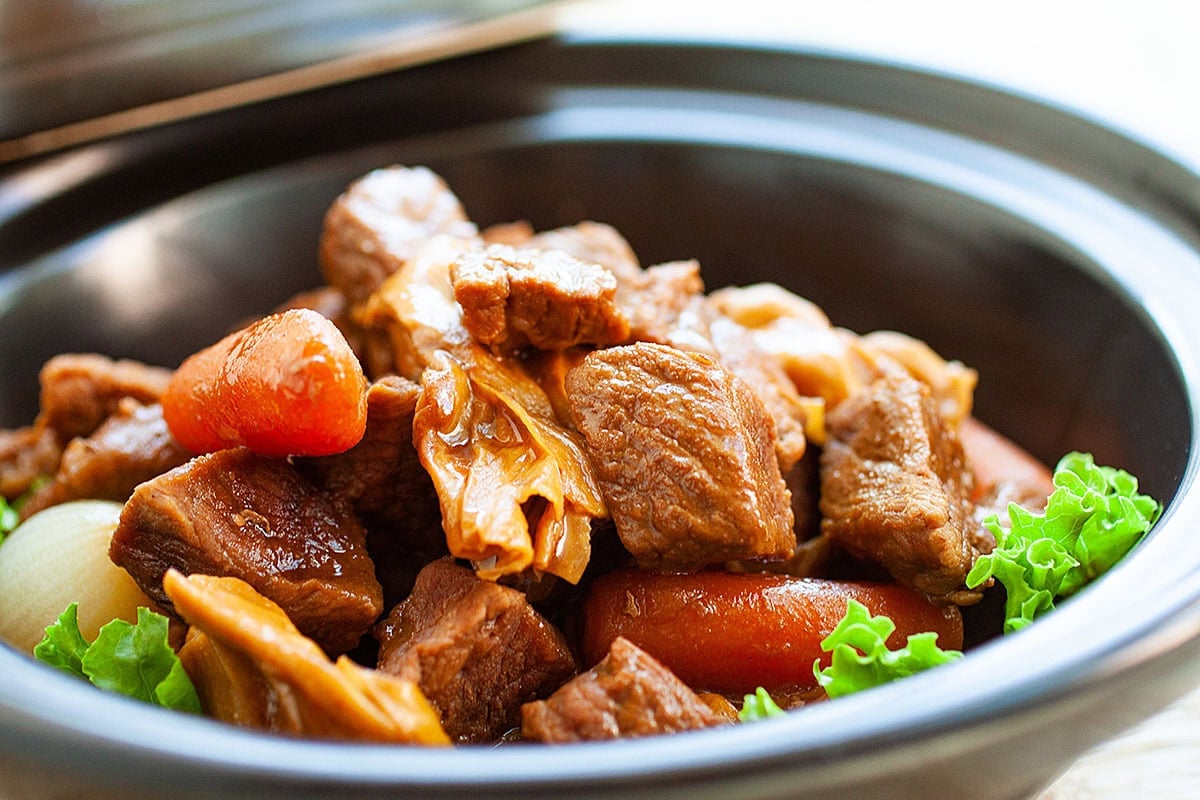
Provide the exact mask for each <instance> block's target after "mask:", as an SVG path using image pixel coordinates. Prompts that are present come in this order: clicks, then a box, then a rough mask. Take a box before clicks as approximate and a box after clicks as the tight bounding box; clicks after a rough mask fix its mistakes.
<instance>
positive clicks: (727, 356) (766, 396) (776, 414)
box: [708, 316, 807, 474]
mask: <svg viewBox="0 0 1200 800" xmlns="http://www.w3.org/2000/svg"><path fill="white" fill-rule="evenodd" d="M708 330H709V338H710V339H711V340H712V343H713V346H714V347H715V348H716V350H717V357H718V358H719V359H720V361H721V364H722V366H724V367H725V368H726V369H728V370H729V371H730V372H732V373H733V374H734V375H737V376H738V377H739V378H741V379H742V380H743V381H745V382H746V385H748V386H749V387H750V389H751V390H753V392H754V393H755V394H756V395H758V399H759V400H761V401H762V404H763V407H764V408H766V409H767V413H768V414H770V415H771V419H773V420H774V421H775V455H776V457H777V458H778V459H779V469H780V471H782V472H783V473H784V474H786V473H787V472H788V471H790V470H791V469H792V467H793V466H795V464H796V462H797V461H799V460H800V458H801V457H802V456H803V455H804V450H805V448H806V447H807V439H806V438H805V435H804V420H805V414H804V407H803V406H802V405H801V404H800V395H799V394H798V393H797V392H796V385H795V384H794V383H792V381H791V379H790V378H788V376H787V373H786V372H784V371H783V367H782V366H780V364H779V362H778V361H777V360H775V358H774V357H773V356H771V355H768V354H767V353H766V352H764V351H763V350H762V348H760V347H759V346H758V344H757V343H756V342H755V340H754V335H753V334H752V333H751V332H750V331H748V330H747V329H746V328H743V327H742V326H741V325H738V324H737V323H736V322H734V321H733V320H731V319H729V318H728V317H723V316H718V317H716V318H715V319H714V320H712V322H711V323H710V324H709V326H708Z"/></svg>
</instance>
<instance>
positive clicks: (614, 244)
mask: <svg viewBox="0 0 1200 800" xmlns="http://www.w3.org/2000/svg"><path fill="white" fill-rule="evenodd" d="M524 246H525V247H536V248H539V249H541V250H561V251H562V252H564V253H566V254H568V255H572V256H575V258H578V259H579V260H580V261H585V262H587V263H588V264H599V265H600V266H602V267H607V268H608V269H609V270H610V271H611V272H612V273H613V274H614V275H616V276H617V280H619V281H625V280H628V279H632V278H635V277H636V276H638V275H640V274H641V273H642V268H641V265H640V264H639V263H638V258H637V256H636V255H634V252H633V248H632V247H630V246H629V242H627V241H625V237H623V236H622V235H621V234H620V233H618V232H617V229H616V228H614V227H612V226H611V225H605V224H604V223H602V222H580V223H579V224H578V225H571V226H570V227H566V228H556V229H554V230H552V231H543V232H542V233H539V234H538V235H537V236H534V237H533V238H532V239H529V240H528V241H526V242H525V243H524Z"/></svg>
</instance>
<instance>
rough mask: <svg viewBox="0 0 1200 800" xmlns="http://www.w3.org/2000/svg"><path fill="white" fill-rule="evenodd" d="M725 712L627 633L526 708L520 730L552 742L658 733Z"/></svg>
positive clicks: (715, 721) (701, 723)
mask: <svg viewBox="0 0 1200 800" xmlns="http://www.w3.org/2000/svg"><path fill="white" fill-rule="evenodd" d="M721 723H722V718H721V717H720V716H718V715H717V714H716V712H714V711H713V710H712V709H711V708H710V707H709V706H708V705H707V704H706V703H705V702H704V701H703V700H701V699H700V698H699V697H698V696H697V695H696V693H695V692H693V691H692V690H691V689H689V688H688V687H687V685H686V684H685V683H684V682H683V681H681V680H679V678H676V677H675V675H674V673H672V672H671V671H670V670H669V669H667V668H666V667H664V666H663V665H662V664H660V663H658V661H656V660H655V659H654V658H653V657H651V656H650V655H649V654H648V653H646V652H645V651H643V650H641V649H639V648H638V647H637V646H636V645H634V644H633V643H632V642H630V641H629V640H628V639H624V638H621V637H617V638H616V639H615V640H614V641H613V643H612V647H611V648H610V649H609V651H608V655H607V656H605V657H604V659H603V660H602V661H601V662H600V663H599V664H597V665H596V666H595V667H593V668H592V669H590V670H588V671H587V672H585V673H583V674H582V675H580V676H578V677H576V678H574V679H573V680H572V681H571V682H570V683H568V684H567V685H566V686H564V687H562V688H561V689H559V690H558V691H557V692H555V693H554V694H553V695H552V696H551V697H550V698H549V699H548V700H539V701H537V702H535V703H528V704H526V705H525V706H524V707H523V708H522V709H521V734H522V735H523V736H524V737H525V738H526V739H531V740H534V741H539V742H548V743H553V744H558V743H566V742H584V741H597V740H602V739H621V738H632V737H636V736H653V735H656V734H660V733H676V732H678V731H688V730H694V729H696V728H708V727H711V726H714V725H720V724H721Z"/></svg>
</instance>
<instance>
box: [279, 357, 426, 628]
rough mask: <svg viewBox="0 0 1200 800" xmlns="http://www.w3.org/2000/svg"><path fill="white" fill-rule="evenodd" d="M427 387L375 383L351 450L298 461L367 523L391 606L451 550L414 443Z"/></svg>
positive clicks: (399, 381)
mask: <svg viewBox="0 0 1200 800" xmlns="http://www.w3.org/2000/svg"><path fill="white" fill-rule="evenodd" d="M420 394H421V387H420V386H418V385H417V384H415V383H413V382H412V381H410V380H406V379H404V378H401V377H398V376H395V375H392V376H389V377H385V378H381V379H380V380H378V381H376V382H375V383H373V384H371V387H370V388H369V389H368V390H367V430H366V433H365V434H364V435H363V438H362V440H361V441H360V442H359V443H358V444H356V445H355V446H354V447H352V448H350V449H349V450H347V451H346V452H344V453H337V454H335V455H331V456H320V457H317V458H298V459H296V468H297V469H299V470H300V472H301V473H302V474H303V475H304V476H305V477H307V478H308V479H309V480H311V481H312V482H313V483H314V484H316V485H317V486H319V487H321V488H323V489H325V490H326V491H328V492H330V493H331V494H334V495H336V496H337V497H338V498H340V499H342V500H344V501H346V502H348V503H350V505H351V506H352V507H353V508H354V510H355V512H357V513H358V515H359V517H360V518H361V519H362V520H363V522H364V523H365V524H366V527H367V549H368V550H369V551H370V553H371V557H372V559H373V560H374V562H375V573H376V576H377V577H378V578H379V581H380V583H381V584H382V585H383V596H384V602H385V605H386V606H388V607H390V606H392V605H395V604H396V603H398V602H399V601H400V600H402V599H403V598H404V597H405V596H407V595H408V593H409V592H410V591H411V590H412V585H413V581H414V580H415V578H416V575H417V571H418V570H420V568H421V567H423V566H425V565H426V564H428V563H429V562H430V561H433V560H434V559H435V558H438V557H439V556H441V555H444V554H445V553H446V535H445V533H443V531H442V513H441V508H440V506H438V499H437V493H436V492H435V491H434V488H433V481H432V480H431V479H430V477H429V473H428V472H426V471H425V468H424V467H422V466H421V461H420V459H419V458H418V457H417V451H416V448H414V447H413V443H412V423H413V410H414V409H415V408H416V404H417V398H418V397H419V396H420Z"/></svg>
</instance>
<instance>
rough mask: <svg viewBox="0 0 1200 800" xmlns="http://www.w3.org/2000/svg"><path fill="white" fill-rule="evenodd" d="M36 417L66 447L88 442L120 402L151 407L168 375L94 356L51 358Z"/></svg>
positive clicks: (44, 369)
mask: <svg viewBox="0 0 1200 800" xmlns="http://www.w3.org/2000/svg"><path fill="white" fill-rule="evenodd" d="M39 379H40V380H41V384H42V398H41V403H42V411H41V415H40V416H39V417H38V424H39V425H42V426H44V427H47V428H51V429H52V430H54V432H55V433H56V434H57V435H58V440H59V442H60V443H62V444H66V443H67V442H69V441H70V440H71V439H73V438H74V437H76V436H88V435H89V434H91V433H92V432H93V431H95V430H96V428H98V427H100V423H102V422H104V420H106V419H108V417H109V416H110V415H112V414H113V413H114V412H115V411H116V410H117V404H118V403H119V402H120V401H121V399H122V398H124V397H131V398H133V399H134V400H137V401H138V402H139V403H157V402H158V399H159V397H161V396H162V393H163V392H164V391H165V390H166V388H167V382H168V381H170V380H171V371H170V370H167V369H163V368H161V367H149V366H146V365H145V364H142V363H139V362H137V361H113V360H112V359H110V358H106V357H105V356H101V355H96V354H94V353H86V354H82V355H77V354H65V355H60V356H55V357H54V358H52V359H50V360H49V361H47V362H46V364H45V365H44V366H43V367H42V371H41V374H40V376H39Z"/></svg>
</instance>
